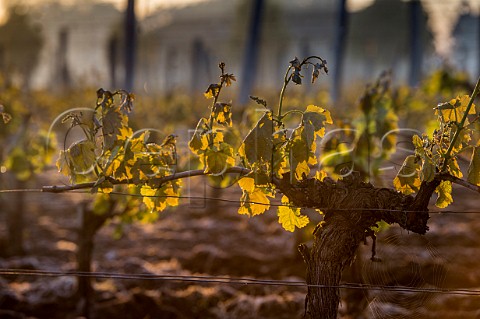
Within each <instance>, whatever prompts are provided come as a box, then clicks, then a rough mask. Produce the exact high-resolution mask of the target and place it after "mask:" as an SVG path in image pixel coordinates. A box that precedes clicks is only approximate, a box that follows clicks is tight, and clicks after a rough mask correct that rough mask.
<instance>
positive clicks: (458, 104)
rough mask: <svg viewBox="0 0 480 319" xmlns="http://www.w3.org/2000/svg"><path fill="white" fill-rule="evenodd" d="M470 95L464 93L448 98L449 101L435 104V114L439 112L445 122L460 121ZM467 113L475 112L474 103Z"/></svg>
mask: <svg viewBox="0 0 480 319" xmlns="http://www.w3.org/2000/svg"><path fill="white" fill-rule="evenodd" d="M469 101H470V97H469V96H468V95H464V96H461V97H457V98H456V99H452V100H450V102H446V103H441V104H439V105H438V106H437V111H436V112H435V114H440V115H441V116H442V118H443V120H444V121H445V122H457V123H458V122H460V121H461V120H462V118H463V115H464V113H465V111H466V110H467V106H468V103H469ZM468 114H476V111H475V104H472V107H471V108H470V110H469V112H468Z"/></svg>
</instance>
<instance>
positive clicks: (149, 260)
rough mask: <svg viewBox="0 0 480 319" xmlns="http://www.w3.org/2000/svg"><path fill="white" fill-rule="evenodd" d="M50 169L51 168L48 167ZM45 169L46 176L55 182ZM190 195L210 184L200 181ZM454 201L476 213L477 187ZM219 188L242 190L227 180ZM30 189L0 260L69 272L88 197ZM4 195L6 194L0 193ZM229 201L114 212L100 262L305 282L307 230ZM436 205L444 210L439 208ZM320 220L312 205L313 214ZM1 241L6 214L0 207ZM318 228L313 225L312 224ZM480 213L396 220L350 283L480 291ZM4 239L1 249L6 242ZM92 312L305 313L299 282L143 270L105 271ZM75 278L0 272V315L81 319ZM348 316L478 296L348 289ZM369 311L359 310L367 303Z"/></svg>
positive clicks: (439, 308) (478, 309) (426, 314)
mask: <svg viewBox="0 0 480 319" xmlns="http://www.w3.org/2000/svg"><path fill="white" fill-rule="evenodd" d="M52 175H55V173H52ZM58 182H59V181H56V180H54V179H53V180H52V178H50V177H48V176H47V175H45V176H44V177H43V178H42V179H41V180H40V181H39V182H37V183H38V184H39V185H41V184H45V183H49V184H51V183H58ZM194 186H195V193H198V194H197V195H202V194H203V193H204V190H205V191H206V192H207V194H212V191H211V189H210V188H209V187H208V186H207V187H206V188H204V186H203V183H202V181H201V180H200V179H199V180H196V181H194ZM454 192H455V194H454V195H456V197H454V198H455V201H456V202H455V204H454V205H453V206H451V207H450V208H449V210H455V211H466V210H469V211H480V198H479V196H478V194H475V193H473V192H469V191H464V190H458V189H455V190H454ZM216 195H217V196H221V197H222V198H231V199H238V198H239V191H238V190H236V189H235V190H233V189H228V190H224V191H222V192H221V193H219V194H216ZM26 196H27V199H26V200H27V203H28V205H27V212H26V218H27V232H26V255H25V256H22V257H9V258H0V268H2V269H29V270H48V271H74V270H75V251H76V248H77V247H76V244H75V241H76V232H77V229H78V225H79V220H78V216H77V213H76V210H75V206H76V205H78V204H79V203H80V202H81V201H83V200H88V195H81V194H61V195H54V194H39V193H29V194H27V195H26ZM3 198H4V200H8V197H5V196H4V197H3ZM236 209H237V207H236V205H235V204H232V203H221V202H219V203H217V205H216V206H215V205H213V204H212V202H205V203H203V202H198V201H197V202H191V203H189V202H187V201H184V202H183V204H182V205H181V206H180V207H178V208H177V209H175V210H170V211H167V212H164V213H162V215H161V217H160V219H159V220H158V221H157V222H155V223H154V224H145V225H142V224H133V225H126V226H125V227H124V236H123V237H122V238H121V239H118V240H117V239H114V234H115V230H116V229H117V228H118V222H117V221H113V222H112V223H110V224H109V225H108V226H106V227H104V228H103V229H102V230H101V231H100V233H99V234H98V235H97V237H96V247H95V252H94V264H93V269H94V270H95V271H98V272H108V273H120V274H129V275H132V274H156V275H172V276H173V275H181V276H220V277H235V278H242V277H247V278H257V279H267V280H285V281H301V280H303V277H304V264H303V261H302V259H301V257H300V255H299V253H298V252H297V250H296V245H297V244H298V243H300V242H303V241H305V240H308V235H307V232H303V233H302V232H299V233H296V234H291V233H288V232H285V231H284V230H282V228H281V227H280V225H278V223H277V222H276V216H275V213H274V212H273V209H272V211H269V212H268V213H266V214H265V215H264V216H260V217H254V218H247V217H245V216H239V215H238V214H237V213H236ZM432 209H433V210H438V209H436V208H432ZM308 214H309V216H310V217H311V218H312V219H313V220H317V221H318V220H320V217H319V216H318V215H316V213H315V212H308ZM0 222H1V224H0V237H2V236H3V238H1V239H2V241H3V245H4V246H3V248H4V247H5V245H7V244H8V243H6V242H5V237H4V236H5V234H6V229H5V214H4V213H3V212H1V211H0ZM309 231H311V229H310V230H309ZM479 242H480V214H473V213H472V214H466V213H457V214H450V213H448V214H447V213H444V214H432V215H431V219H430V232H429V233H428V234H427V235H425V236H420V235H416V234H409V233H407V232H405V231H402V230H401V229H400V228H398V227H391V228H389V229H387V230H385V231H383V232H382V233H380V235H379V239H378V242H377V257H379V258H381V260H382V261H381V262H371V261H370V260H369V258H370V249H371V241H370V240H369V241H368V243H367V245H366V246H363V247H361V251H360V254H359V257H358V258H357V260H356V262H355V263H354V265H353V266H352V268H351V269H348V270H347V271H346V273H345V275H344V281H346V282H363V283H366V284H372V285H376V286H409V287H415V288H456V289H457V288H458V289H474V290H480V267H479V264H480V245H479ZM0 248H1V247H0ZM94 287H95V294H94V296H92V298H93V300H94V304H93V306H92V309H91V318H272V319H273V318H276V319H278V318H301V317H302V316H303V310H304V300H305V293H306V289H305V288H304V287H291V286H282V285H278V286H271V285H265V284H238V283H237V284H234V283H221V284H220V283H199V282H188V281H171V280H168V281H167V280H145V279H138V278H129V279H115V278H99V279H96V280H95V281H94ZM75 288H76V278H75V277H73V276H63V277H45V276H24V275H16V276H13V275H9V276H3V277H0V318H49V319H53V318H78V317H79V309H80V306H81V305H80V304H79V302H78V300H77V299H76V298H75V297H74V293H75ZM342 296H343V301H342V305H341V313H342V315H341V317H342V318H362V317H363V318H436V319H438V318H447V319H448V318H459V319H460V318H479V317H480V296H478V295H477V296H474V295H473V296H472V295H458V294H451V293H443V294H440V293H429V292H412V291H391V290H387V289H379V290H351V289H348V290H343V291H342ZM358 309H361V310H363V315H362V314H360V310H358Z"/></svg>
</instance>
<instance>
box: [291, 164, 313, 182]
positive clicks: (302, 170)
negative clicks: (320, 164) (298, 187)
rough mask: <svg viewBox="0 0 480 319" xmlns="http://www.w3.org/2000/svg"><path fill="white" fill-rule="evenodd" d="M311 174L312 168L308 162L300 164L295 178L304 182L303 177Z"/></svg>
mask: <svg viewBox="0 0 480 319" xmlns="http://www.w3.org/2000/svg"><path fill="white" fill-rule="evenodd" d="M308 174H310V167H309V166H308V163H307V162H306V161H303V162H300V163H298V165H297V167H296V168H295V177H296V178H297V180H302V179H303V176H305V177H306V176H308Z"/></svg>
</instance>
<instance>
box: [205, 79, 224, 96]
mask: <svg viewBox="0 0 480 319" xmlns="http://www.w3.org/2000/svg"><path fill="white" fill-rule="evenodd" d="M220 87H221V86H220V84H217V83H214V84H210V85H209V86H208V88H207V90H206V91H205V93H203V95H205V97H206V98H207V99H213V98H214V97H216V96H217V95H218V93H220Z"/></svg>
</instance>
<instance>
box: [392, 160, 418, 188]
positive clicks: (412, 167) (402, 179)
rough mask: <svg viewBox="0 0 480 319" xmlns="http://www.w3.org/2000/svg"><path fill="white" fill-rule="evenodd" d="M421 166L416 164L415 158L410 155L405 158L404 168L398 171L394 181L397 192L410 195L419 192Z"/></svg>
mask: <svg viewBox="0 0 480 319" xmlns="http://www.w3.org/2000/svg"><path fill="white" fill-rule="evenodd" d="M419 168H420V165H419V164H418V163H416V159H415V156H413V155H409V156H407V158H405V161H404V162H403V165H402V168H401V169H400V170H399V171H398V173H397V176H396V177H395V179H394V180H393V186H394V187H395V189H396V190H397V191H400V192H402V193H403V194H405V195H409V194H412V193H415V192H417V191H418V189H419V188H420V185H421V181H420V178H419V176H418V170H419Z"/></svg>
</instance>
